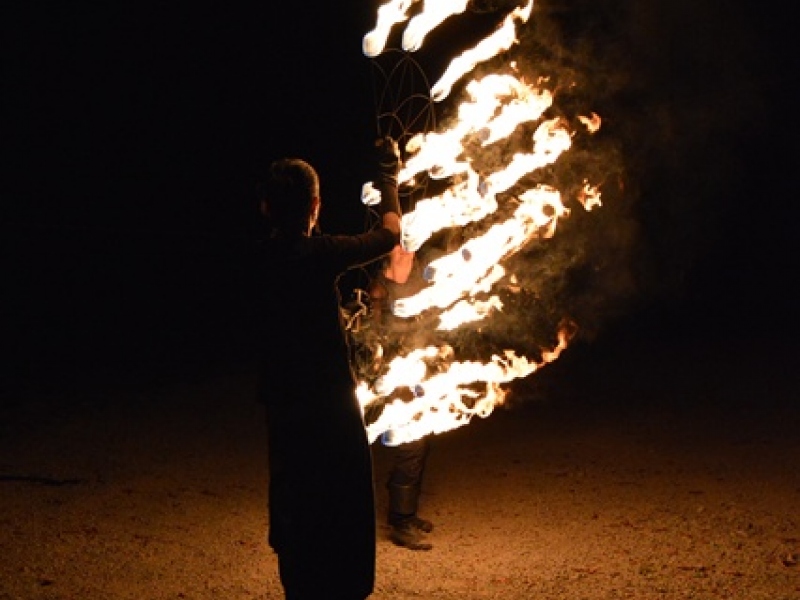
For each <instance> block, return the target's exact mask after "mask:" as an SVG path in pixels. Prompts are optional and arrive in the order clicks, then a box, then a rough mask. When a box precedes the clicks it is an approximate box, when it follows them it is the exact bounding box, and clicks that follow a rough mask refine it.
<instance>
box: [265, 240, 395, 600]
mask: <svg viewBox="0 0 800 600" xmlns="http://www.w3.org/2000/svg"><path fill="white" fill-rule="evenodd" d="M397 242H398V238H397V236H395V235H394V234H393V233H392V232H391V231H389V230H388V229H378V230H375V231H372V232H369V233H365V234H361V235H356V236H327V235H325V236H317V237H300V236H298V237H295V238H292V239H271V240H268V241H267V242H265V243H264V247H263V252H262V253H261V259H262V265H263V270H262V271H261V277H262V279H263V281H262V283H263V284H265V285H264V291H265V293H264V297H263V303H262V306H263V313H262V314H263V315H264V316H265V317H266V319H265V320H266V324H267V327H266V329H265V331H264V347H263V369H262V373H261V375H262V385H261V395H262V399H263V402H264V403H265V405H266V414H267V435H268V441H269V472H270V483H269V517H270V530H269V542H270V545H271V546H272V547H273V548H274V549H275V551H276V552H277V553H278V559H279V562H280V570H281V577H282V580H283V583H284V586H285V587H286V586H290V587H293V588H295V589H297V588H298V587H299V588H300V589H304V588H305V587H306V586H307V585H318V586H322V587H323V588H324V589H325V590H327V595H326V597H335V595H336V594H337V593H339V594H341V595H342V597H353V598H362V597H366V596H367V595H369V594H370V593H371V592H372V589H373V584H374V573H375V504H374V491H373V478H372V475H373V474H372V463H371V457H370V448H369V443H368V440H367V436H366V431H365V428H364V421H363V418H362V414H361V410H360V407H359V406H358V402H357V400H356V396H355V386H356V380H355V378H354V376H353V373H352V370H351V367H350V362H349V351H348V346H347V341H346V338H345V335H344V332H343V329H342V323H341V311H340V298H339V291H338V287H337V285H336V284H337V280H338V278H339V276H340V274H341V273H343V272H344V271H346V270H347V269H349V268H352V267H355V266H358V265H362V264H365V263H367V262H370V261H372V260H375V259H377V258H379V257H381V256H384V255H386V254H387V253H388V252H390V251H391V249H392V248H393V247H394V245H395V244H396V243H397Z"/></svg>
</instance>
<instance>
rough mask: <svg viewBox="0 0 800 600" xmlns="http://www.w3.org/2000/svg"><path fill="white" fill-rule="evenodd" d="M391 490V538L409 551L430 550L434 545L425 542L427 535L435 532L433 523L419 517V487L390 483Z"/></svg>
mask: <svg viewBox="0 0 800 600" xmlns="http://www.w3.org/2000/svg"><path fill="white" fill-rule="evenodd" d="M388 488H389V519H388V521H389V528H390V530H389V538H390V539H391V540H392V542H394V543H395V544H397V545H398V546H402V547H404V548H408V549H409V550H430V549H431V548H433V545H432V544H430V543H428V542H426V541H425V534H426V533H430V532H431V531H433V523H431V522H430V521H427V520H425V519H421V518H419V517H418V516H417V503H418V498H419V487H418V486H416V485H399V484H396V483H390V484H389V485H388Z"/></svg>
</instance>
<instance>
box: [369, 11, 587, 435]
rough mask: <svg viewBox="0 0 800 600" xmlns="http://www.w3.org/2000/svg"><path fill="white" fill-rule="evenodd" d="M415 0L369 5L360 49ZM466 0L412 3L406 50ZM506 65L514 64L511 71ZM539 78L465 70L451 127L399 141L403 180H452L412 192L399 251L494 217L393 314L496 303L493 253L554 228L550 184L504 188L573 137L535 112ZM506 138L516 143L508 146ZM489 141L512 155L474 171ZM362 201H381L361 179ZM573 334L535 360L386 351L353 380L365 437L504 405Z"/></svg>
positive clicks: (375, 46) (443, 81) (468, 60)
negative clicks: (375, 372) (373, 9)
mask: <svg viewBox="0 0 800 600" xmlns="http://www.w3.org/2000/svg"><path fill="white" fill-rule="evenodd" d="M417 1H418V0H390V1H389V2H387V3H386V4H384V5H383V6H381V7H380V8H379V9H378V16H377V17H378V18H377V22H376V26H375V28H374V29H373V30H372V31H370V32H369V33H367V35H365V36H364V40H363V50H364V54H365V55H366V56H368V57H375V56H378V55H379V54H380V53H381V52H383V50H384V48H385V45H386V43H387V39H388V36H389V35H390V33H391V30H392V29H393V27H394V26H395V25H397V24H399V23H403V22H405V21H407V20H408V19H409V17H408V14H409V10H410V8H411V6H412V5H413V4H415V3H416V2H417ZM467 4H468V2H467V1H466V0H438V1H435V0H425V2H424V6H423V8H422V10H421V12H419V13H418V14H417V15H416V16H414V17H413V18H412V19H411V20H410V21H409V23H408V25H407V26H406V28H405V30H404V33H403V38H402V45H403V49H404V50H406V51H409V52H413V51H416V50H418V49H419V48H421V46H422V44H423V42H424V40H425V38H426V36H427V35H428V34H429V33H430V32H431V31H432V30H433V29H435V28H436V27H437V26H438V25H440V24H441V23H442V22H443V21H444V20H445V19H448V18H450V17H452V16H455V15H458V14H460V13H462V12H464V10H465V9H466V7H467ZM532 8H533V1H532V0H529V1H528V2H527V3H526V4H525V5H524V6H521V7H517V8H516V9H514V10H513V11H511V12H510V13H509V14H508V15H507V16H506V18H505V19H504V20H503V21H502V23H501V24H500V25H499V26H498V27H497V28H496V30H495V31H494V32H493V33H491V34H490V35H488V36H487V37H486V38H484V39H483V40H481V41H480V42H479V43H478V44H476V45H475V46H474V47H473V48H470V49H468V50H466V51H465V52H464V53H463V54H461V55H460V56H458V57H456V58H455V59H453V60H452V62H451V63H450V64H449V66H448V67H447V68H446V69H445V71H444V74H443V75H442V76H441V78H440V79H439V80H438V81H437V82H436V83H435V85H434V86H433V88H432V90H431V96H432V98H433V99H434V100H435V101H437V102H441V101H442V100H444V99H445V98H447V97H448V96H449V95H450V92H451V90H452V89H453V86H454V85H455V84H456V83H457V82H458V81H460V80H461V79H462V78H463V77H465V76H467V75H468V74H469V73H471V72H472V71H473V70H474V69H475V67H476V66H477V65H478V64H481V63H484V62H486V61H488V60H489V59H491V58H493V57H495V56H497V55H498V54H499V53H501V52H505V51H507V50H509V49H510V48H511V47H512V46H513V45H514V44H515V43H516V42H517V31H516V29H517V26H518V25H519V24H523V23H525V22H527V21H528V19H529V18H530V15H531V11H532ZM514 68H515V67H514V65H513V63H512V67H511V69H512V71H513V69H514ZM545 85H546V80H540V81H538V82H537V84H536V85H533V84H530V83H527V82H525V81H524V80H523V79H521V78H520V77H518V76H517V75H516V74H515V73H513V72H510V73H492V74H489V75H486V76H484V77H482V78H481V79H473V80H471V81H469V82H468V83H467V85H466V86H465V88H464V89H465V94H466V96H467V98H466V99H465V100H464V101H463V102H461V104H460V105H459V106H458V108H457V111H456V117H455V118H454V119H453V121H452V123H451V124H450V125H449V127H448V128H446V129H444V130H440V131H433V132H429V133H421V134H417V135H415V136H413V137H412V138H411V139H410V140H409V141H408V142H407V144H406V146H405V148H404V150H405V153H406V155H407V158H406V161H405V164H404V165H403V168H402V169H401V171H400V174H399V180H400V183H401V184H411V183H413V182H414V179H415V177H417V176H418V175H420V174H422V173H424V174H426V175H427V176H428V177H432V178H434V179H437V178H438V179H445V178H452V181H453V183H452V185H450V186H449V187H448V188H447V189H446V190H445V191H444V192H443V193H441V194H440V195H438V196H434V197H430V198H423V199H421V200H418V201H417V202H416V204H415V207H414V210H413V211H411V212H408V213H406V214H405V215H404V216H403V218H402V223H403V236H402V243H403V247H404V248H405V249H406V250H408V251H415V250H417V249H419V248H420V247H421V246H422V245H423V244H424V243H425V242H426V241H427V240H428V239H430V238H431V236H432V235H433V234H435V233H436V232H437V231H440V230H442V229H447V228H451V227H464V226H466V225H468V224H470V223H477V222H481V221H483V220H484V219H486V218H487V217H489V216H490V215H494V218H495V219H496V220H497V222H495V223H494V224H492V225H491V226H489V227H487V228H485V230H484V231H483V233H481V234H480V235H476V236H475V237H472V238H471V239H468V240H467V241H465V242H464V243H463V245H462V246H461V247H460V248H457V249H455V250H454V251H452V252H450V253H449V254H446V255H444V256H441V257H439V258H438V259H436V260H434V261H432V262H431V263H430V264H428V265H427V267H426V269H425V279H426V281H427V284H428V285H427V286H426V287H424V288H423V289H422V290H421V291H420V292H419V293H417V294H416V295H414V296H411V297H407V298H403V299H401V300H398V301H396V302H395V304H394V306H393V307H392V311H393V312H394V314H395V315H396V316H398V317H405V318H408V317H414V316H416V315H420V314H422V313H423V312H428V313H431V312H432V313H436V314H437V315H438V323H437V325H436V329H437V330H439V331H452V330H454V329H457V328H458V327H460V326H461V325H463V324H465V323H474V322H477V321H480V320H482V319H485V318H487V317H489V316H490V315H491V314H492V313H493V312H495V311H500V310H502V309H503V304H502V302H501V301H500V298H499V297H498V296H497V295H489V296H488V298H487V297H485V296H486V295H488V294H491V292H492V290H493V289H494V287H495V286H496V285H497V284H498V283H500V282H501V281H502V282H504V283H505V284H509V283H510V284H511V286H513V285H516V278H515V276H514V274H513V273H508V272H507V271H506V269H505V267H504V266H502V264H501V263H502V262H503V261H504V260H506V259H508V258H509V257H510V256H512V255H513V254H515V253H516V252H518V251H519V250H520V249H522V248H524V247H525V246H526V245H528V244H529V243H530V242H531V241H532V240H534V239H537V238H549V237H551V236H553V235H554V234H555V231H556V226H557V223H558V221H559V219H561V218H565V217H568V216H569V209H568V208H566V207H565V206H564V204H563V203H562V197H561V193H560V192H559V191H558V190H557V189H554V188H552V187H550V186H547V185H543V184H537V185H533V186H531V187H530V188H529V189H526V190H525V191H522V192H519V193H515V194H510V193H509V191H510V190H512V188H514V187H515V186H519V185H520V184H521V182H522V181H523V180H524V178H525V177H526V176H528V175H530V174H531V173H534V172H535V171H537V170H539V169H541V168H543V167H546V166H548V165H551V164H553V163H554V162H556V161H557V160H558V159H559V157H560V156H562V155H563V154H564V153H565V152H567V151H568V150H569V148H570V146H571V145H572V136H573V132H572V131H571V130H570V128H569V123H568V122H567V121H566V120H565V119H563V118H552V119H545V120H542V117H543V115H544V114H545V112H546V111H547V110H548V109H549V108H550V107H551V106H552V104H553V94H552V92H551V91H549V90H547V89H545V87H544V86H545ZM579 121H580V123H581V124H582V125H584V126H585V127H586V129H587V131H588V132H589V133H594V132H596V131H597V130H598V129H599V127H600V123H601V121H600V117H599V116H597V115H596V114H594V113H592V114H591V115H590V116H589V117H583V116H582V117H579ZM536 123H538V125H537V126H536V128H535V131H534V133H533V135H532V137H530V138H528V139H529V141H528V142H527V143H526V144H525V147H521V148H520V147H518V144H519V142H518V141H514V142H511V141H510V138H511V136H512V134H515V133H517V132H519V131H520V130H521V126H524V125H528V126H532V125H533V124H536ZM517 137H518V136H515V138H514V139H515V140H516V138H517ZM476 142H477V143H476ZM512 144H514V145H515V147H509V146H511V145H512ZM489 146H492V148H493V149H495V150H496V149H497V148H498V146H502V148H503V150H504V152H502V153H495V154H496V155H497V154H500V155H503V156H507V157H509V158H508V159H507V160H506V161H505V164H503V165H501V166H495V167H487V166H485V165H483V166H481V167H480V169H479V168H478V167H476V166H475V164H476V162H480V160H479V159H480V157H481V155H480V153H481V151H482V150H483V149H486V148H488V147H489ZM577 200H578V201H579V202H580V203H581V205H582V206H583V207H584V209H585V210H587V211H589V210H591V209H592V208H594V207H596V206H600V205H601V204H600V192H599V188H598V187H597V186H593V185H591V184H590V183H589V182H588V181H584V186H583V189H582V191H581V192H580V194H579V197H578V198H577ZM364 201H365V202H367V203H374V202H377V201H379V199H376V198H375V197H374V194H373V193H372V189H371V188H370V187H369V186H368V185H366V186H365V196H364ZM498 215H500V216H498ZM481 297H484V298H483V299H481ZM574 333H575V327H574V326H573V325H571V324H570V325H568V326H563V327H562V328H561V330H560V331H559V332H558V343H557V345H556V347H555V348H552V349H549V350H545V351H543V352H542V359H541V360H540V361H539V362H535V361H531V360H529V359H528V358H526V357H524V356H518V355H517V354H516V352H515V351H513V350H506V351H505V352H504V353H503V354H502V355H495V356H492V357H491V358H490V359H489V360H488V361H486V362H478V361H459V360H456V353H455V350H454V349H453V348H452V347H450V346H449V345H447V344H442V345H441V346H435V345H433V346H427V347H425V348H417V349H414V350H412V351H411V352H409V353H407V354H405V355H400V356H397V357H395V358H394V359H393V360H392V361H391V362H390V363H389V364H388V367H387V369H386V372H385V373H384V374H383V375H382V376H381V377H380V378H379V379H378V380H377V381H376V382H375V383H374V384H373V385H372V386H371V387H370V386H368V385H367V384H366V383H364V382H362V383H361V384H359V386H358V389H357V394H358V398H359V401H360V403H361V405H362V407H363V408H365V409H366V408H367V407H368V406H370V405H372V404H373V403H379V402H380V403H381V404H383V410H382V412H381V413H380V415H379V416H378V418H377V420H375V421H374V422H372V423H368V424H367V430H368V434H369V437H370V441H374V440H375V439H377V438H378V437H379V436H383V439H384V443H386V444H389V445H396V444H401V443H404V442H407V441H411V440H414V439H418V438H420V437H422V436H424V435H427V434H430V433H441V432H444V431H448V430H451V429H454V428H456V427H460V426H462V425H465V424H467V423H468V422H469V421H470V420H471V419H472V417H473V416H475V415H478V416H481V417H486V416H488V415H489V414H490V413H491V412H492V410H493V409H494V407H495V406H498V405H500V404H502V403H503V401H504V398H505V394H506V391H505V390H504V388H503V385H504V384H508V383H509V382H510V381H512V380H514V379H517V378H522V377H527V376H528V375H530V374H531V373H533V372H535V371H536V370H537V369H539V368H540V367H542V366H544V365H545V364H547V363H549V362H552V361H554V360H556V359H557V358H558V357H559V355H560V354H561V352H562V351H563V350H564V349H565V348H566V347H567V343H568V341H569V339H570V338H571V337H572V335H574Z"/></svg>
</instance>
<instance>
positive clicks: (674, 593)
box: [0, 334, 800, 600]
mask: <svg viewBox="0 0 800 600" xmlns="http://www.w3.org/2000/svg"><path fill="white" fill-rule="evenodd" d="M686 341H687V340H680V339H678V340H674V341H673V342H670V343H662V344H658V343H656V342H657V340H644V341H639V342H637V343H635V344H632V345H629V343H628V342H627V341H626V340H624V339H623V340H618V341H617V342H616V343H614V344H611V345H610V346H608V347H606V348H602V349H599V350H598V349H595V350H592V351H582V350H580V349H578V350H575V351H574V354H570V350H568V351H567V352H566V353H565V355H564V356H563V357H562V358H561V359H559V361H557V362H556V363H554V364H552V365H550V366H548V367H547V368H546V369H544V370H542V371H541V372H540V373H538V374H535V375H534V376H532V377H531V378H529V380H527V381H526V382H525V384H524V385H520V386H518V388H519V389H516V388H515V390H514V393H512V395H511V397H510V398H509V406H508V407H507V408H498V409H497V410H496V411H495V412H494V413H493V414H492V415H491V416H489V417H488V418H487V419H479V420H477V421H474V422H473V423H471V424H470V425H468V426H466V427H462V428H461V429H458V430H455V431H452V432H449V433H446V434H442V435H440V436H437V437H436V438H435V439H434V441H433V449H432V454H431V457H430V462H429V465H428V472H427V476H426V481H425V487H424V493H423V497H422V511H421V514H422V515H423V516H425V517H428V518H430V519H432V520H433V521H434V523H435V526H436V529H435V530H434V532H433V533H432V534H431V536H430V538H431V541H432V542H433V544H434V548H433V550H431V551H429V552H411V551H408V550H404V549H401V548H397V547H395V546H393V545H392V544H391V543H390V542H389V541H388V540H387V539H386V537H385V534H386V532H385V531H384V530H383V529H381V530H380V536H381V537H380V539H379V540H378V565H377V585H376V590H375V593H374V596H373V598H374V600H407V599H412V598H413V599H416V598H422V599H430V600H484V599H490V598H495V599H501V600H531V599H565V600H594V599H617V598H620V599H621V598H630V599H635V600H651V599H659V600H667V599H669V600H678V599H680V600H685V599H690V598H692V599H698V600H700V599H703V600H710V599H738V600H797V599H798V598H800V511H798V506H800V469H799V468H798V464H800V434H799V433H798V432H800V410H798V406H797V402H796V389H797V385H796V384H797V383H798V371H797V365H796V352H794V353H792V352H791V350H790V349H789V348H781V347H778V348H776V347H774V346H771V345H770V344H769V343H768V342H758V341H754V342H753V343H752V344H747V345H733V344H726V343H723V342H720V341H717V342H712V341H709V340H704V339H703V337H702V336H701V335H699V334H698V335H697V336H696V337H695V338H693V339H692V340H691V344H686ZM254 384H255V379H254V376H253V371H252V369H251V368H249V367H242V368H239V369H222V370H216V371H215V370H213V369H211V370H205V371H203V372H195V373H193V374H192V375H191V376H182V377H173V378H169V377H166V378H160V379H159V378H156V379H153V380H150V381H141V380H140V381H134V382H131V381H128V382H127V383H126V382H124V381H116V382H109V381H103V382H101V381H97V382H94V384H92V383H91V382H89V383H88V384H81V385H80V386H74V385H73V386H72V389H69V390H65V389H61V388H60V387H59V386H58V385H51V386H49V387H48V386H44V387H42V388H40V389H38V390H27V391H20V392H18V395H17V396H15V397H10V398H8V399H7V401H6V402H5V403H4V405H3V412H2V414H0V418H1V419H2V420H1V421H0V529H2V531H3V535H2V536H0V556H2V559H1V560H0V598H2V599H3V600H10V599H13V600H36V599H53V600H55V599H59V600H67V599H69V600H118V599H119V600H123V599H130V600H143V599H152V600H157V599H177V598H186V599H191V600H203V599H209V600H210V599H217V598H228V599H272V598H276V599H277V598H281V597H282V596H281V589H280V585H279V582H278V579H277V575H276V560H275V557H274V555H273V554H272V553H271V551H270V550H269V548H268V546H267V544H266V541H265V533H266V527H267V521H266V485H267V472H266V456H265V428H264V424H263V414H262V412H261V409H260V407H259V406H258V405H257V404H256V403H254V402H253V394H254ZM386 468H387V464H386V458H385V456H384V453H383V452H382V449H381V447H379V446H378V447H376V448H375V469H376V488H377V491H378V499H379V511H380V512H381V514H382V513H383V512H384V511H385V505H386V497H385V494H384V493H383V491H384V490H383V487H382V481H383V480H384V478H385V474H386ZM320 493H321V494H322V493H323V491H322V490H320ZM379 516H380V515H379ZM381 522H382V521H381ZM334 558H341V557H332V559H334Z"/></svg>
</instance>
